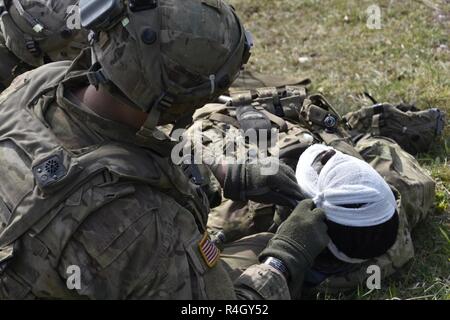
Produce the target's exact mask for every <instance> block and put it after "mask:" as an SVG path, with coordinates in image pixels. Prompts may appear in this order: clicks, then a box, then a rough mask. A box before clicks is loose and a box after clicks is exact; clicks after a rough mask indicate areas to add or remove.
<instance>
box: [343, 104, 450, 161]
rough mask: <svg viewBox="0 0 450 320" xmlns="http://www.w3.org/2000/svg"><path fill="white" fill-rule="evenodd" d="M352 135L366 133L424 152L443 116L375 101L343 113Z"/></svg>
mask: <svg viewBox="0 0 450 320" xmlns="http://www.w3.org/2000/svg"><path fill="white" fill-rule="evenodd" d="M345 119H346V121H347V123H348V125H349V126H350V127H351V129H352V136H353V137H356V138H357V137H358V136H362V135H364V134H366V133H370V134H372V135H374V136H384V137H388V138H390V139H392V140H394V141H396V142H397V143H398V144H399V145H400V146H401V147H402V148H403V149H404V150H406V151H407V152H409V153H410V154H413V155H414V154H417V153H422V152H428V151H429V150H430V146H431V145H432V144H433V142H434V141H435V139H436V138H437V137H439V136H441V135H442V132H443V131H444V127H445V123H446V116H445V113H444V112H443V111H441V110H439V109H436V108H433V109H427V110H423V111H418V110H417V109H415V108H406V107H405V106H403V105H399V106H393V105H390V104H376V105H373V106H370V107H364V108H361V109H360V110H358V111H355V112H350V113H348V114H347V115H346V116H345Z"/></svg>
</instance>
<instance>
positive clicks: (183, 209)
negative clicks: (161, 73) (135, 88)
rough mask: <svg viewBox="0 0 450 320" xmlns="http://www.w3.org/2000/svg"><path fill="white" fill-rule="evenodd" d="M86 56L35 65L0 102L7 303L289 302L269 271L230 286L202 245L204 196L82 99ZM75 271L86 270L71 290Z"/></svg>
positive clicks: (1, 281) (2, 284)
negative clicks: (77, 92) (78, 90)
mask: <svg viewBox="0 0 450 320" xmlns="http://www.w3.org/2000/svg"><path fill="white" fill-rule="evenodd" d="M85 60H87V59H86V57H84V56H83V57H80V59H79V60H78V61H77V63H75V64H73V65H72V66H69V63H67V62H59V63H53V64H48V65H46V66H43V67H40V68H38V69H36V70H34V71H31V72H28V73H26V74H24V75H22V76H20V77H19V78H17V79H16V80H15V81H14V83H13V85H12V86H11V87H10V88H8V89H7V90H6V91H5V92H3V94H2V95H0V105H1V108H2V110H3V111H2V113H1V121H0V123H1V125H0V136H1V139H0V141H2V146H1V148H2V152H1V159H0V161H1V163H2V167H1V169H0V175H1V176H2V181H4V183H2V186H1V187H0V199H1V202H0V213H1V214H0V216H1V220H2V222H3V224H2V227H1V228H0V231H1V232H0V247H1V250H0V253H1V255H0V262H1V273H0V297H1V298H9V299H11V298H13V299H23V298H30V299H32V298H68V299H71V298H92V299H125V298H127V299H206V298H210V299H213V298H215V299H218V298H219V299H232V298H241V299H261V298H264V299H287V298H289V290H288V288H287V284H286V280H285V279H284V277H283V276H282V275H281V274H280V273H278V272H275V271H274V270H273V269H272V268H271V267H269V266H266V265H255V266H252V267H250V268H248V269H247V271H246V272H244V273H243V274H242V275H240V277H239V278H238V279H237V280H236V282H235V283H234V284H233V283H232V281H231V280H230V278H229V277H228V275H227V273H226V272H225V271H224V270H225V269H224V266H223V264H222V263H221V262H220V261H219V260H218V258H217V257H216V256H214V255H213V256H211V255H209V256H208V255H207V254H205V250H204V249H203V250H202V248H200V249H199V246H200V247H201V246H202V245H204V246H209V248H210V249H211V248H213V246H211V243H210V242H209V241H208V240H207V238H205V237H206V233H205V232H206V227H205V224H206V220H207V214H208V210H207V209H208V200H207V198H206V196H205V193H204V192H203V190H202V189H201V188H199V187H198V186H197V185H195V184H194V183H193V182H192V181H191V180H189V179H188V178H187V177H186V175H185V174H184V172H183V171H182V170H181V168H180V167H177V166H175V165H173V164H172V162H171V161H170V158H168V157H167V155H162V154H160V153H158V152H156V151H155V150H154V148H153V144H152V141H148V140H145V139H143V140H142V139H140V138H138V137H137V136H136V135H135V132H134V131H133V130H130V129H129V128H128V127H124V126H121V125H120V124H117V123H114V122H111V121H108V120H105V119H103V118H101V117H99V116H96V115H95V114H94V113H93V112H92V111H90V110H89V109H87V107H85V106H84V105H83V104H81V103H79V102H78V101H77V99H76V98H75V97H74V96H73V95H72V94H71V88H76V87H79V86H82V85H86V84H88V81H87V78H86V71H85V70H86V68H87V67H88V66H89V65H90V64H89V63H87V62H85ZM168 150H169V149H168ZM159 151H161V149H159ZM206 253H207V252H206ZM205 255H206V256H205ZM71 265H76V266H79V267H80V269H81V289H78V290H73V291H72V290H69V289H68V288H67V286H66V279H68V277H69V274H68V273H67V272H66V271H67V268H68V267H69V266H71ZM218 284H220V285H218Z"/></svg>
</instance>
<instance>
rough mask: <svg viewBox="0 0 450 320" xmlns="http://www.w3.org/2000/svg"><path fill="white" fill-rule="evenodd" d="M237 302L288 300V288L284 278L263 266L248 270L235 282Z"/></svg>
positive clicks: (270, 268) (289, 297) (252, 267)
mask: <svg viewBox="0 0 450 320" xmlns="http://www.w3.org/2000/svg"><path fill="white" fill-rule="evenodd" d="M235 291H236V296H237V298H238V299H239V300H261V299H262V300H290V299H291V296H290V293H289V288H288V285H287V282H286V279H285V278H284V276H283V275H282V274H281V273H279V272H278V271H276V270H274V269H273V268H272V267H270V266H268V265H264V264H259V265H254V266H251V267H250V268H248V269H247V270H246V271H245V272H244V273H243V274H242V275H241V276H240V277H239V278H238V279H237V280H236V281H235Z"/></svg>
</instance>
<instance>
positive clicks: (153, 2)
mask: <svg viewBox="0 0 450 320" xmlns="http://www.w3.org/2000/svg"><path fill="white" fill-rule="evenodd" d="M126 5H128V7H129V9H130V11H132V12H139V11H144V10H150V9H154V8H156V7H157V6H158V0H128V1H123V0H81V1H80V14H81V25H82V26H83V27H84V28H87V29H91V30H94V31H101V30H108V29H110V28H112V27H113V26H114V25H116V24H117V23H118V22H119V21H120V20H121V18H123V16H124V13H125V7H126Z"/></svg>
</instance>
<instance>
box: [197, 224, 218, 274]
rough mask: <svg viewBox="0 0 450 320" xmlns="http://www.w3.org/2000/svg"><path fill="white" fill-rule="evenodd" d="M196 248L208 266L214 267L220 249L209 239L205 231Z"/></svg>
mask: <svg viewBox="0 0 450 320" xmlns="http://www.w3.org/2000/svg"><path fill="white" fill-rule="evenodd" d="M198 248H199V249H200V253H201V255H202V257H203V260H204V261H205V263H206V264H207V265H208V267H210V268H212V267H214V266H215V265H216V264H217V262H218V261H219V259H220V250H219V249H218V248H217V247H216V245H215V244H214V243H213V242H212V241H211V240H210V239H209V235H208V233H205V235H204V236H203V239H202V240H201V241H200V242H199V244H198Z"/></svg>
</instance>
